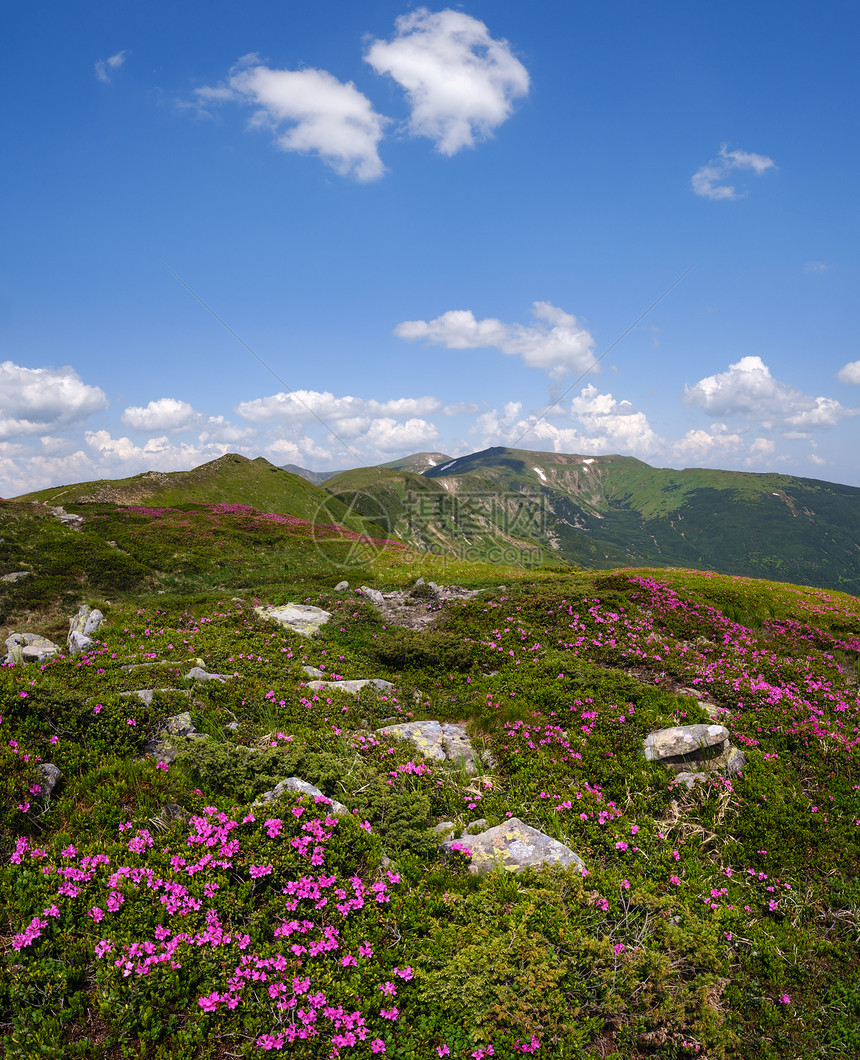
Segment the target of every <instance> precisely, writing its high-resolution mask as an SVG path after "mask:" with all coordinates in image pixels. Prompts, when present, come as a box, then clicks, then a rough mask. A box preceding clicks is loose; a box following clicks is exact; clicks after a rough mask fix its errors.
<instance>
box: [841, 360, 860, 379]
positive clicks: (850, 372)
mask: <svg viewBox="0 0 860 1060" xmlns="http://www.w3.org/2000/svg"><path fill="white" fill-rule="evenodd" d="M836 378H837V379H838V380H839V382H840V383H857V384H860V361H849V362H848V364H846V365H843V367H842V368H840V369H839V371H838V372H837V373H836Z"/></svg>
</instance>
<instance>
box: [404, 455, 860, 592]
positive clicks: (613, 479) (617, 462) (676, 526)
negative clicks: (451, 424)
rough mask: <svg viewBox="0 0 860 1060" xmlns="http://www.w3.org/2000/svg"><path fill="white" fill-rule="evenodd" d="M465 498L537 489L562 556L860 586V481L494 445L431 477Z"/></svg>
mask: <svg viewBox="0 0 860 1060" xmlns="http://www.w3.org/2000/svg"><path fill="white" fill-rule="evenodd" d="M423 477H425V478H427V479H430V480H431V481H435V482H438V483H439V484H440V485H441V486H443V487H446V488H447V490H448V492H449V493H451V494H452V495H454V496H456V497H457V498H458V499H459V501H460V503H462V504H466V503H468V502H469V500H470V498H482V499H485V498H487V497H489V496H491V495H494V494H495V495H496V496H497V497H499V498H500V500H499V504H500V505H502V504H503V503H505V504H508V506H510V505H511V503H512V502H513V501H514V500H515V498H516V497H517V496H523V497H525V496H529V497H532V498H534V501H533V503H534V504H535V505H536V506H539V508H540V512H539V520H540V523H539V525H538V524H537V523H535V525H534V532H535V533H536V534H537V535H538V536H539V537H540V538H542V539H543V541H545V542H548V543H549V544H550V546H551V547H552V548H553V549H554V551H555V553H556V555H557V557H558V559H563V560H565V561H567V562H570V563H577V564H582V565H584V566H588V567H612V566H618V565H630V564H640V563H643V564H651V565H656V566H661V567H677V566H682V567H698V568H707V569H712V570H717V571H721V572H724V573H728V574H744V575H748V576H752V577H767V578H777V579H780V580H785V581H799V582H804V583H806V584H810V585H820V586H830V587H833V588H841V589H845V590H847V591H850V592H857V591H858V590H860V533H858V527H860V489H857V488H856V487H852V486H841V485H837V484H834V483H830V482H823V481H819V480H816V479H802V478H795V477H792V476H790V475H773V474H768V475H760V474H750V473H746V472H738V471H710V470H704V469H686V470H683V471H675V470H672V469H669V468H653V467H650V466H649V465H648V464H645V463H643V462H642V461H641V460H635V459H633V458H632V457H622V456H601V457H582V456H575V455H570V454H562V453H534V452H529V451H527V450H517V449H504V448H501V447H498V448H493V449H487V450H485V451H484V452H481V453H473V454H471V455H469V456H465V457H461V458H459V459H457V460H454V461H451V462H449V463H448V464H445V465H441V466H438V467H434V468H430V469H429V470H428V471H426V472H425V473H424V476H423Z"/></svg>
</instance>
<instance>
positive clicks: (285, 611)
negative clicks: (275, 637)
mask: <svg viewBox="0 0 860 1060" xmlns="http://www.w3.org/2000/svg"><path fill="white" fill-rule="evenodd" d="M254 612H255V613H256V614H258V615H259V616H260V617H261V618H265V619H268V620H269V621H270V622H277V623H278V625H279V626H283V627H284V629H289V630H292V631H293V633H298V634H300V636H302V637H311V636H313V634H314V633H316V632H317V630H318V629H319V628H320V626H324V625H325V624H326V622H328V620H329V619H330V618H331V612H330V611H324V610H323V609H322V608H321V607H314V606H313V605H311V604H284V606H283V607H255V608H254Z"/></svg>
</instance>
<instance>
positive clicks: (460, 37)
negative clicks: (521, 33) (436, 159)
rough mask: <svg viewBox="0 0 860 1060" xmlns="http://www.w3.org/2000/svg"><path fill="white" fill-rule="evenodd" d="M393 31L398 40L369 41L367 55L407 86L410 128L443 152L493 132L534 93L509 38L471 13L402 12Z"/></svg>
mask: <svg viewBox="0 0 860 1060" xmlns="http://www.w3.org/2000/svg"><path fill="white" fill-rule="evenodd" d="M395 29H396V32H395V35H394V37H393V38H392V40H390V41H381V40H377V41H374V42H373V44H371V46H370V47H369V48H368V50H367V53H366V55H365V60H366V61H367V62H368V63H369V64H370V65H371V66H372V67H373V69H374V70H375V71H376V72H377V73H379V74H389V75H390V76H391V77H392V78H393V79H394V80H395V81H396V82H397V83H398V84H399V85H400V86H401V87H402V88H403V89H404V91H405V92H406V94H407V96H408V98H409V103H410V106H411V108H412V113H411V117H410V120H409V129H410V131H411V132H412V133H414V134H415V135H416V136H426V137H428V138H429V139H431V140H433V141H435V143H436V147H437V150H438V151H440V152H441V153H442V154H444V155H453V154H456V152H457V151H460V150H461V149H462V148H464V147H472V146H474V144H475V140H476V139H486V138H487V137H488V136H490V135H492V132H493V130H494V129H495V128H497V127H498V126H499V125H501V124H502V122H504V121H505V120H506V119H507V118H509V117H510V115H511V112H512V110H513V103H514V101H515V100H516V99H518V98H519V97H521V96H524V95H526V93H527V92H528V88H529V75H528V71H527V70H526V68H525V67H524V66H523V64H522V63H521V62H520V61H519V60H518V59H517V58H515V57H514V55H513V54H512V52H511V49H510V47H509V46H508V43H507V41H504V40H494V39H493V38H492V37H491V36H490V34H489V31H488V29H487V27H486V26H485V25H484V23H483V22H480V21H479V20H478V19H476V18H472V16H471V15H466V14H464V13H463V12H460V11H452V10H450V9H446V10H444V11H436V12H431V11H428V10H427V8H424V7H422V8H418V9H417V10H416V11H414V12H412V13H411V14H408V15H401V16H400V17H399V18H398V19H397V21H396V23H395Z"/></svg>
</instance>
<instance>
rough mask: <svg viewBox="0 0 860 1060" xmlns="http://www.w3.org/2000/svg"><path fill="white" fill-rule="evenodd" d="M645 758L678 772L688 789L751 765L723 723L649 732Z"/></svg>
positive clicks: (678, 779)
mask: <svg viewBox="0 0 860 1060" xmlns="http://www.w3.org/2000/svg"><path fill="white" fill-rule="evenodd" d="M644 750H645V757H646V758H647V759H649V761H658V762H660V763H661V765H666V766H668V767H669V768H670V769H673V770H674V771H675V773H676V774H677V777H676V782H677V783H678V784H683V785H685V787H687V788H690V789H692V788H694V787H695V786H696V784H701V783H702V782H703V781H707V780H709V779H710V778H711V777H713V776H714V775H716V774H719V775H721V776H724V777H729V776H731V775H732V774H734V773H739V772H740V771H741V770H742V769H743V768H744V766H745V765H746V764H747V759H746V755H745V754H744V753H743V751H740V750H738V748H737V747H733V746H732V744H731V743H729V731H728V729H726V728H725V727H724V726H723V725H678V726H674V727H672V728H669V729H660V730H658V731H656V732H652V733H649V734H648V736H647V737H646V739H645V745H644Z"/></svg>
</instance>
